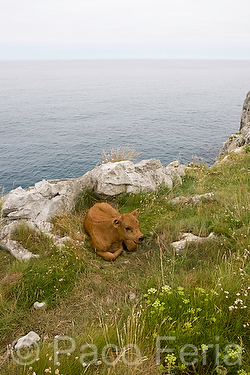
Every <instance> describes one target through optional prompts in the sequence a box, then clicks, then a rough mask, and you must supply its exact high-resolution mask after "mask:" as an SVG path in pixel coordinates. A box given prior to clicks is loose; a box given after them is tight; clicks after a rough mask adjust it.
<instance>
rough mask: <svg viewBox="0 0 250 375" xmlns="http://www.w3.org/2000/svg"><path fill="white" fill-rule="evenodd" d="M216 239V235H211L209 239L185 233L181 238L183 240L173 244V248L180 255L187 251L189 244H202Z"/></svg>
mask: <svg viewBox="0 0 250 375" xmlns="http://www.w3.org/2000/svg"><path fill="white" fill-rule="evenodd" d="M215 238H216V236H215V234H214V233H210V234H209V236H208V237H199V236H195V235H194V234H192V233H184V234H183V235H182V237H181V240H180V241H176V242H172V243H171V246H172V247H173V248H174V249H175V252H176V253H177V254H179V253H180V252H181V251H182V250H184V249H185V247H186V246H187V244H188V243H200V242H204V241H207V240H211V239H215Z"/></svg>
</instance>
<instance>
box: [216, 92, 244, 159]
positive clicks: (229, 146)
mask: <svg viewBox="0 0 250 375" xmlns="http://www.w3.org/2000/svg"><path fill="white" fill-rule="evenodd" d="M247 145H250V91H249V92H248V93H247V96H246V99H245V101H244V103H243V108H242V113H241V120H240V129H239V132H237V133H234V134H232V135H231V136H230V137H229V138H228V140H227V141H226V142H224V144H223V147H222V150H221V151H220V155H219V156H220V157H221V156H224V155H226V154H228V153H230V152H241V151H243V149H244V147H246V146H247Z"/></svg>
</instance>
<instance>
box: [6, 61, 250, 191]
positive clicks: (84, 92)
mask: <svg viewBox="0 0 250 375" xmlns="http://www.w3.org/2000/svg"><path fill="white" fill-rule="evenodd" d="M249 90H250V61H248V60H245V61H237V60H232V61H229V60H226V61H222V60H72V61H71V60H61V61H50V60H48V61H0V137H1V141H0V150H1V152H0V158H1V162H0V186H1V187H0V193H1V191H2V189H4V193H6V192H8V191H10V190H11V189H13V188H16V187H18V186H22V187H23V188H27V187H29V186H32V185H34V184H35V183H36V182H38V181H40V180H42V179H59V178H73V177H80V176H82V175H83V174H84V173H86V172H87V171H89V170H91V169H93V168H94V167H95V166H96V165H97V163H100V162H101V153H102V151H103V150H104V151H106V152H109V151H110V150H111V149H116V148H123V147H130V148H134V149H135V150H136V151H137V152H138V153H139V152H141V156H140V157H139V158H138V159H137V161H139V160H142V159H149V158H156V159H160V161H161V163H162V164H163V165H167V164H169V163H170V162H172V161H173V160H176V159H179V160H180V161H181V162H182V163H189V162H191V161H192V159H193V158H194V157H197V158H199V159H202V160H203V161H204V162H206V163H208V164H212V163H213V162H214V161H215V159H216V157H217V156H218V153H219V151H220V149H221V148H222V144H223V142H224V141H226V139H227V138H228V137H229V136H230V135H231V134H232V133H234V132H237V131H238V130H239V124H240V115H241V110H242V105H243V101H244V99H245V97H246V94H247V92H248V91H249Z"/></svg>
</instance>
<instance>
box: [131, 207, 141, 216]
mask: <svg viewBox="0 0 250 375" xmlns="http://www.w3.org/2000/svg"><path fill="white" fill-rule="evenodd" d="M139 212H140V209H139V208H137V209H136V210H134V211H132V212H131V214H132V215H133V216H134V217H137V216H138V215H139Z"/></svg>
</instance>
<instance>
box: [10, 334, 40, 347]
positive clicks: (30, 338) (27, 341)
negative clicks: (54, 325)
mask: <svg viewBox="0 0 250 375" xmlns="http://www.w3.org/2000/svg"><path fill="white" fill-rule="evenodd" d="M39 340H40V336H39V335H38V334H37V333H35V332H33V331H30V332H29V333H28V334H27V335H26V336H23V337H20V339H19V340H18V341H17V343H16V345H15V346H14V348H15V349H16V350H20V349H22V348H27V347H30V346H32V345H33V344H35V343H37V342H38V341H39Z"/></svg>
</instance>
